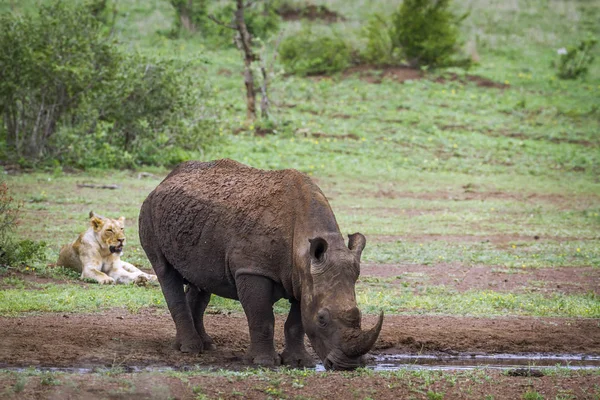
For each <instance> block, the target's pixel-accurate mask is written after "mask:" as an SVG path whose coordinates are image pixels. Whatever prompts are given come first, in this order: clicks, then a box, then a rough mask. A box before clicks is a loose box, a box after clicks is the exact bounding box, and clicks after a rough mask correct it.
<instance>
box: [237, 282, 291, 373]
mask: <svg viewBox="0 0 600 400" xmlns="http://www.w3.org/2000/svg"><path fill="white" fill-rule="evenodd" d="M235 283H236V286H237V291H238V297H239V299H240V302H241V303H242V307H243V308H244V312H245V313H246V318H247V319H248V327H249V329H250V348H249V349H248V352H247V353H246V357H245V361H246V362H248V363H252V364H257V365H261V366H265V367H272V366H276V365H280V364H281V359H280V358H279V355H278V354H277V352H275V345H274V343H273V331H274V329H275V316H274V315H273V297H272V294H273V281H271V280H270V279H269V278H265V277H263V276H257V275H248V274H244V275H239V276H237V277H236V282H235Z"/></svg>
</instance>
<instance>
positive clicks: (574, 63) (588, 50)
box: [557, 37, 598, 79]
mask: <svg viewBox="0 0 600 400" xmlns="http://www.w3.org/2000/svg"><path fill="white" fill-rule="evenodd" d="M596 43H598V40H596V39H595V38H593V37H588V38H587V39H584V40H582V41H581V42H579V44H578V45H577V46H571V47H569V48H567V49H563V52H562V53H563V54H560V58H559V60H558V65H557V68H558V71H557V75H558V77H559V78H561V79H577V78H579V77H582V76H585V75H586V74H587V72H588V70H589V68H590V65H591V64H592V62H593V61H594V55H593V54H592V49H593V48H594V47H595V46H596Z"/></svg>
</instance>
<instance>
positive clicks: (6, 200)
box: [0, 182, 46, 267]
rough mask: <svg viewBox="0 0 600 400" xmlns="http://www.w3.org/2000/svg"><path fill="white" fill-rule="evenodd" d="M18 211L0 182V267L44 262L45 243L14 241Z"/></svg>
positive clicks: (17, 207) (12, 199)
mask: <svg viewBox="0 0 600 400" xmlns="http://www.w3.org/2000/svg"><path fill="white" fill-rule="evenodd" d="M19 211H20V205H19V204H18V203H17V202H16V201H15V200H14V198H13V197H12V196H11V194H10V190H9V188H8V185H7V184H6V182H0V267H5V266H20V265H26V264H29V263H32V262H35V261H45V260H46V242H34V241H33V240H28V239H27V240H20V241H18V240H16V239H15V236H14V227H15V226H16V224H17V221H18V215H19Z"/></svg>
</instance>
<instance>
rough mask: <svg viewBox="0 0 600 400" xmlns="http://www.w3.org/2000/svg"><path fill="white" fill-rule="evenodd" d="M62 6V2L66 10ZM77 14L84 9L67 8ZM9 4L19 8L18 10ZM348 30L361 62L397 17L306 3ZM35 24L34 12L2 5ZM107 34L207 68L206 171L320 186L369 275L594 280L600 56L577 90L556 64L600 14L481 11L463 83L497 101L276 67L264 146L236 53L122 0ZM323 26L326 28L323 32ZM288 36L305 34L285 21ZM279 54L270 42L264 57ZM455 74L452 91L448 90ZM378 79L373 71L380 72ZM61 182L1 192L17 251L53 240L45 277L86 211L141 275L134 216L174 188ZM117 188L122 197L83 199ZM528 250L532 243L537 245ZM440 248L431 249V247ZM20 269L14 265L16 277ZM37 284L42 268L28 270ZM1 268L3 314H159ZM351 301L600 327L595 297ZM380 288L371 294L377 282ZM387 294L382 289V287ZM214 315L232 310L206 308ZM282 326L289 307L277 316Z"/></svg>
mask: <svg viewBox="0 0 600 400" xmlns="http://www.w3.org/2000/svg"><path fill="white" fill-rule="evenodd" d="M68 1H70V0H68ZM73 1H77V0H73ZM17 3H18V4H17ZM314 3H315V4H324V5H326V6H327V7H328V8H330V9H332V10H335V11H337V12H339V13H340V14H342V15H344V16H345V17H346V21H345V22H343V23H337V24H334V25H335V26H334V27H333V28H334V29H335V30H336V31H337V32H338V33H340V34H341V35H342V36H343V37H344V38H345V39H346V40H348V41H349V42H350V43H352V44H353V45H355V46H357V47H359V48H360V47H361V46H364V41H363V39H362V38H361V37H360V33H359V32H360V27H361V23H362V22H363V21H365V20H366V16H367V15H369V14H370V13H372V12H382V13H384V14H389V13H390V12H391V10H392V9H393V8H394V7H395V2H388V1H380V2H375V3H374V2H366V1H362V0H354V1H350V2H348V1H341V0H328V1H325V0H314ZM11 4H13V5H14V6H15V9H16V11H17V12H31V11H34V10H35V9H36V4H38V0H23V1H20V2H8V3H7V2H5V3H3V4H0V12H4V11H6V10H8V9H9V8H10V7H11ZM117 5H118V9H119V16H118V19H117V23H116V29H115V33H116V35H117V36H118V37H119V40H120V41H121V43H122V45H123V46H124V47H125V48H126V49H136V50H139V51H141V52H143V53H144V52H145V53H152V54H155V55H159V56H160V55H164V56H170V57H175V58H178V59H181V60H183V61H190V62H192V61H193V62H194V63H195V65H197V61H198V59H202V60H204V61H206V63H205V64H204V65H203V67H202V68H198V69H197V71H196V73H197V74H198V76H202V78H203V79H202V81H205V80H207V81H208V82H209V85H210V90H211V97H210V99H208V101H210V103H211V104H212V105H214V106H216V107H217V108H218V109H219V110H220V114H219V121H218V123H219V130H220V132H221V139H222V140H221V141H220V142H219V143H218V144H216V145H214V146H210V147H208V148H207V149H205V151H204V152H203V153H198V155H197V158H198V159H203V160H207V159H217V158H223V157H229V158H233V159H236V160H238V161H241V162H244V163H247V164H250V165H252V166H255V167H259V168H296V169H298V170H301V171H303V172H306V173H308V174H309V175H311V176H313V177H314V178H315V179H316V181H317V182H318V184H319V185H320V186H321V188H322V189H323V191H324V193H325V194H326V195H327V196H328V198H329V199H330V202H331V205H332V207H333V209H334V211H335V213H336V217H337V219H338V222H339V224H340V227H341V230H342V232H343V233H344V234H346V233H351V232H356V231H360V232H362V233H364V234H365V235H366V236H367V239H368V244H367V247H366V249H365V252H364V254H363V261H366V262H369V263H374V264H394V265H399V266H401V265H406V264H418V265H436V264H440V263H453V264H456V263H459V264H461V265H465V266H473V265H479V266H481V265H483V266H488V267H489V268H497V269H507V270H510V271H520V270H522V269H524V270H525V271H526V270H527V269H528V268H547V269H552V268H557V267H570V268H580V267H592V268H594V269H596V268H600V242H599V241H598V238H599V236H598V235H599V233H598V232H600V180H598V176H600V135H598V132H600V111H599V108H598V105H599V104H600V63H599V62H598V59H600V48H598V47H597V48H596V50H595V55H596V58H597V60H596V62H595V63H594V64H593V65H592V66H591V69H590V73H589V75H588V76H587V77H586V78H585V79H583V80H575V81H561V80H559V79H557V78H556V76H555V70H554V69H553V67H552V65H551V64H552V61H553V60H556V58H557V54H556V50H557V49H558V48H560V47H565V46H568V45H570V44H574V43H576V42H577V41H578V40H580V39H581V38H583V37H584V36H585V35H587V33H588V32H591V33H593V34H596V35H599V34H600V26H599V25H598V24H597V23H596V21H597V20H598V19H599V18H600V5H599V4H598V2H589V1H566V0H556V1H552V2H551V6H548V3H547V2H546V1H542V0H516V1H511V2H505V1H501V0H476V1H470V2H456V7H457V12H458V13H461V12H464V11H467V7H468V8H469V10H470V14H469V16H468V18H467V19H466V20H465V23H464V26H463V29H462V36H463V39H464V40H466V41H473V40H476V42H477V52H478V54H479V56H480V59H481V62H480V64H479V65H477V66H475V67H474V68H473V69H472V70H470V71H469V72H468V73H469V74H471V75H478V76H481V77H484V78H486V79H490V80H493V81H495V82H498V83H502V84H506V85H507V86H506V87H505V88H488V87H480V86H477V85H475V84H474V83H473V82H468V81H467V79H466V78H465V77H464V74H465V73H464V71H460V70H447V71H430V72H428V74H427V77H426V79H422V80H415V81H407V82H404V83H399V82H396V81H394V80H391V79H387V78H386V79H384V80H383V82H382V84H372V83H368V82H367V81H365V80H363V79H361V78H360V76H359V75H358V74H355V75H354V76H344V75H337V76H334V77H331V78H324V79H314V78H299V77H294V76H285V75H284V74H282V73H281V71H282V70H281V65H279V64H278V63H277V62H276V63H275V65H274V72H275V75H274V76H273V79H272V86H271V100H272V104H273V118H272V119H273V121H272V122H273V123H274V126H275V128H276V133H275V134H272V135H267V136H265V137H257V136H255V135H254V134H253V132H252V128H253V127H251V126H250V127H249V126H247V125H246V123H245V104H244V97H243V82H242V78H241V71H242V64H241V59H240V55H239V53H238V52H237V50H235V49H234V48H233V47H227V46H220V47H216V46H214V44H211V43H204V42H202V40H200V39H199V38H197V37H196V38H194V37H191V38H183V39H177V40H170V39H168V38H167V37H166V36H165V35H164V32H166V31H168V30H170V29H171V24H172V22H173V20H174V12H173V9H172V7H171V6H170V5H169V3H168V2H167V1H166V0H153V1H151V2H145V3H143V4H142V3H140V2H137V1H134V0H121V1H119V2H118V4H117ZM313 25H315V28H317V29H319V28H323V27H322V26H320V24H319V23H318V22H315V23H313ZM283 26H284V29H285V34H293V33H294V32H295V31H297V30H298V29H301V27H300V24H299V23H297V22H290V23H285V24H284V25H283ZM272 45H273V43H272V42H270V41H267V42H266V46H267V47H268V48H272ZM449 73H455V74H457V75H458V76H459V77H462V78H461V79H462V80H453V79H451V76H450V75H449ZM373 74H375V75H377V74H380V72H373ZM143 170H144V171H147V172H152V173H153V174H154V176H152V177H150V178H142V179H138V171H103V170H100V171H86V172H85V173H83V172H79V173H63V172H62V170H61V169H60V168H56V169H54V170H50V171H37V172H33V173H27V174H22V175H18V176H8V175H7V176H6V177H5V178H3V179H5V180H6V181H7V182H8V184H9V187H10V188H11V191H12V193H13V194H14V196H15V198H16V200H17V201H20V202H22V204H23V207H22V210H23V212H22V213H21V222H20V224H19V226H18V227H17V231H16V232H17V235H18V236H19V237H20V238H30V239H34V240H44V241H46V242H48V250H47V253H48V260H49V261H50V262H54V261H55V260H56V258H57V256H58V251H59V249H60V246H61V245H63V244H65V243H68V242H70V241H72V240H74V239H75V238H76V237H77V235H78V234H79V233H81V232H82V231H83V230H85V229H86V228H87V223H88V222H87V214H88V212H89V211H90V210H94V211H95V212H97V213H100V214H103V215H106V216H110V217H118V216H121V215H123V216H125V218H126V219H127V221H126V230H127V235H128V244H127V249H126V251H125V254H124V256H123V258H124V259H125V260H127V261H129V262H132V263H134V264H135V265H138V266H141V267H144V268H149V267H150V265H149V263H148V261H147V259H146V257H145V255H144V252H143V250H142V249H141V247H140V244H139V239H138V228H137V217H138V213H139V207H140V205H141V203H142V201H143V199H144V198H145V197H146V195H147V194H148V193H149V192H150V191H151V190H152V189H153V188H154V187H155V186H156V185H157V184H158V182H160V180H161V179H162V177H164V175H165V174H166V173H167V172H168V171H165V170H159V169H156V168H154V167H146V168H144V169H143ZM78 183H93V184H117V185H119V186H120V187H121V188H120V189H119V190H114V191H112V190H101V189H88V188H79V187H77V184H78ZM534 236H538V237H539V238H540V240H532V238H533V237H534ZM437 239H439V240H437ZM13 267H14V266H13ZM25 267H29V268H30V269H29V270H26V271H25V272H28V273H33V274H35V275H37V276H41V277H47V278H51V279H54V278H56V279H58V280H63V281H64V280H66V281H67V282H72V280H73V279H74V278H75V277H74V275H73V274H69V273H66V272H65V271H60V270H56V269H54V268H51V267H48V266H46V265H44V264H41V263H38V264H36V265H30V266H21V267H19V268H20V269H22V270H24V268H25ZM33 268H35V270H33ZM9 272H10V270H9V269H7V268H0V279H1V281H0V282H1V283H2V285H3V286H2V287H5V288H6V289H4V290H1V291H0V298H1V299H2V302H1V303H0V313H1V314H2V315H16V314H20V313H24V312H25V313H26V312H67V311H71V312H93V311H97V310H106V309H110V308H111V307H114V306H115V305H119V306H121V305H124V307H127V308H129V309H130V310H132V311H135V310H137V309H139V308H140V307H164V299H163V298H162V295H161V294H160V291H159V289H158V288H156V287H153V288H149V289H145V288H130V287H127V288H125V287H99V286H94V285H91V284H90V285H88V286H87V287H86V288H82V287H81V286H80V285H76V284H71V283H68V284H61V285H52V284H47V285H45V286H41V287H38V286H36V285H35V284H32V283H30V282H28V281H27V279H25V280H21V279H20V278H18V277H17V278H15V277H8V276H6V275H7V274H8V273H9ZM372 283H373V282H368V280H364V281H361V283H360V284H359V286H358V287H357V292H358V294H359V304H360V305H361V307H364V308H365V311H366V312H377V310H378V309H379V308H383V309H384V310H386V312H388V313H396V312H402V313H435V314H438V313H443V314H458V315H482V316H486V315H487V316H496V315H532V316H565V317H567V316H568V317H585V318H589V317H592V318H598V317H599V311H598V307H599V300H598V298H597V296H596V295H587V294H584V293H582V294H571V295H564V294H552V293H550V294H539V293H533V294H531V293H519V294H514V293H497V292H493V291H470V292H466V293H458V292H455V291H454V290H453V289H452V288H443V287H442V288H440V287H432V286H429V287H427V286H426V285H425V286H424V287H423V291H422V292H419V291H417V292H415V291H414V290H413V289H409V288H404V287H402V285H397V286H398V287H391V286H393V285H382V286H380V287H377V286H376V285H375V286H374V285H373V284H372ZM375 283H376V282H375ZM383 283H388V284H389V283H390V282H383ZM211 304H212V307H214V308H215V309H223V310H233V311H236V312H237V311H240V310H241V309H240V308H239V305H238V304H237V303H235V302H231V301H229V300H222V299H216V298H215V299H213V301H212V303H211ZM277 307H278V308H277V310H278V312H285V310H286V306H285V304H278V305H277Z"/></svg>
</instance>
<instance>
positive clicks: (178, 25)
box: [169, 0, 209, 35]
mask: <svg viewBox="0 0 600 400" xmlns="http://www.w3.org/2000/svg"><path fill="white" fill-rule="evenodd" d="M169 2H170V3H171V5H172V6H173V7H174V8H175V13H176V17H175V24H174V28H173V34H174V35H176V34H177V33H178V32H179V31H180V30H181V29H182V28H183V29H185V30H187V31H188V32H197V31H199V32H201V33H206V30H207V28H208V26H209V25H208V23H209V21H208V4H207V3H208V2H207V1H206V0H170V1H169Z"/></svg>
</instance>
